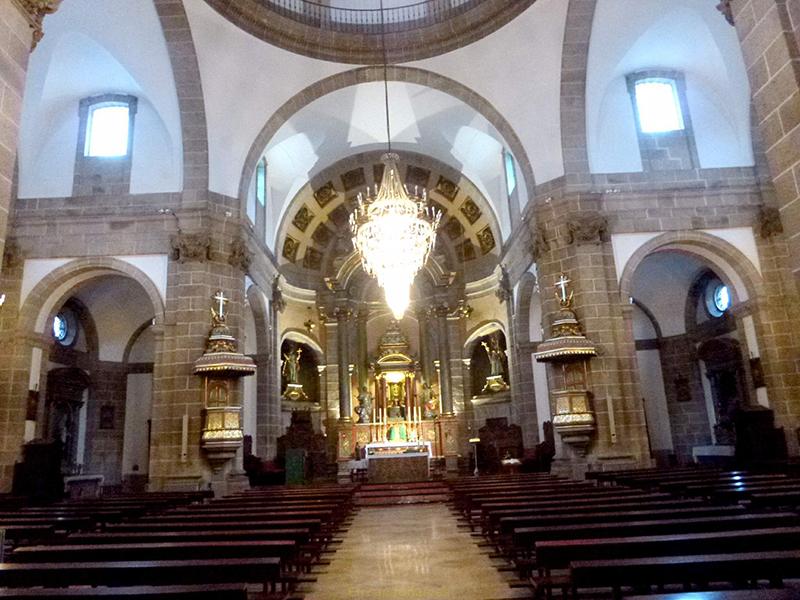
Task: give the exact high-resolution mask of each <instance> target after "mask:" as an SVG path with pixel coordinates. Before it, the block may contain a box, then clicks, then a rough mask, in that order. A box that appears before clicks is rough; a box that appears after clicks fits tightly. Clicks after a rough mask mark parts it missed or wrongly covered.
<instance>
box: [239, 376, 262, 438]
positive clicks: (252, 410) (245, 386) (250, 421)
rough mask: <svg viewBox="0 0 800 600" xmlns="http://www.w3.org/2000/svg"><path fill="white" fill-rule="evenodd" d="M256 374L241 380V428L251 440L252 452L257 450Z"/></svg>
mask: <svg viewBox="0 0 800 600" xmlns="http://www.w3.org/2000/svg"><path fill="white" fill-rule="evenodd" d="M256 388H257V385H256V374H255V373H254V374H253V375H252V376H250V377H245V378H244V380H243V382H242V429H243V431H244V435H249V436H250V439H252V440H253V445H252V450H251V452H252V453H253V454H256V453H257V452H258V448H257V442H258V440H257V436H256V419H257V411H256V406H257V402H258V399H257V397H256Z"/></svg>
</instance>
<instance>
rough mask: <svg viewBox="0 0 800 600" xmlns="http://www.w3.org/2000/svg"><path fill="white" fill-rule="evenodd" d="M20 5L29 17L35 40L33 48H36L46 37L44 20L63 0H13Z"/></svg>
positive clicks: (27, 17)
mask: <svg viewBox="0 0 800 600" xmlns="http://www.w3.org/2000/svg"><path fill="white" fill-rule="evenodd" d="M12 2H13V3H14V4H16V5H17V7H19V9H20V10H21V11H22V14H23V15H25V18H26V19H28V23H30V26H31V29H33V41H32V43H31V50H33V49H34V48H36V44H38V43H39V40H41V39H42V37H44V31H43V30H42V22H43V21H44V18H45V16H46V15H50V14H53V13H54V12H56V11H57V10H58V6H59V5H60V4H61V0H12Z"/></svg>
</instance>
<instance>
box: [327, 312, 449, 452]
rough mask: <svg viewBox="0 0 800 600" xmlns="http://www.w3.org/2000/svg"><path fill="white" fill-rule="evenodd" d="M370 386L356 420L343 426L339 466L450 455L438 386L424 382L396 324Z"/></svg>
mask: <svg viewBox="0 0 800 600" xmlns="http://www.w3.org/2000/svg"><path fill="white" fill-rule="evenodd" d="M368 386H369V387H368V388H366V389H365V388H362V389H361V390H360V393H359V394H358V399H357V405H356V406H355V408H354V413H355V419H353V421H352V422H350V423H343V424H342V425H341V426H340V429H339V447H338V458H339V460H340V461H343V460H350V459H352V458H353V456H356V457H359V456H364V457H377V456H381V455H384V456H388V455H401V454H402V455H411V454H427V455H428V457H443V456H445V455H446V454H447V453H448V448H445V447H444V446H445V445H444V440H445V439H446V438H449V437H450V436H448V435H447V433H448V432H446V431H444V429H446V428H447V427H448V423H449V422H450V421H449V420H448V419H447V418H441V415H440V410H439V402H438V394H437V390H438V388H439V386H438V385H437V384H434V385H429V384H428V383H427V382H423V381H421V366H420V364H419V362H418V361H417V359H416V358H415V357H414V356H413V355H412V354H411V353H410V350H409V342H408V340H407V339H406V337H405V336H404V335H403V333H402V331H401V330H400V327H399V325H398V323H397V321H392V322H391V323H390V324H389V326H388V328H387V329H386V331H385V332H384V334H383V335H382V336H381V339H380V342H379V344H378V349H377V352H376V354H375V356H374V357H373V360H372V361H371V362H370V377H369V384H368ZM343 429H344V430H343Z"/></svg>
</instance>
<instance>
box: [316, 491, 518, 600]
mask: <svg viewBox="0 0 800 600" xmlns="http://www.w3.org/2000/svg"><path fill="white" fill-rule="evenodd" d="M312 590H313V591H312V592H311V593H310V594H309V595H308V596H306V600H345V599H346V600H378V599H383V598H386V599H389V598H425V599H426V600H444V599H449V598H457V599H459V600H473V599H474V600H490V599H491V600H495V599H501V598H502V599H506V598H509V599H510V598H527V597H529V596H530V593H529V592H528V591H526V590H519V589H517V590H512V589H511V588H510V587H509V577H508V575H507V573H501V572H499V571H498V570H497V569H496V568H495V566H494V565H493V563H492V561H491V560H490V559H489V558H488V556H487V553H486V552H483V551H482V550H481V549H479V548H478V546H477V544H476V542H475V540H474V539H473V538H472V537H471V536H470V534H469V530H465V529H464V528H459V523H458V521H457V520H456V517H455V515H454V514H453V513H452V512H451V511H450V510H449V509H448V507H447V506H445V505H444V504H438V503H436V504H412V505H406V506H384V507H369V508H362V509H361V510H360V511H359V513H358V514H357V515H356V516H355V518H354V519H353V524H352V526H351V527H350V528H349V530H348V531H347V533H346V534H345V536H344V541H343V543H342V544H341V547H340V548H339V550H338V551H337V552H336V554H335V555H334V557H333V559H332V560H331V564H330V566H329V567H326V568H325V570H324V572H323V573H321V574H320V575H319V578H318V580H317V582H316V584H315V585H313V587H312Z"/></svg>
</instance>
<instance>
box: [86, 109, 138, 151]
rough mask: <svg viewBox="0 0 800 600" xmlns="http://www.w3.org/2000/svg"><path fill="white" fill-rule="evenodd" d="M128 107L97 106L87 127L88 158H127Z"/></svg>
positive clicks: (92, 111) (90, 114) (92, 110)
mask: <svg viewBox="0 0 800 600" xmlns="http://www.w3.org/2000/svg"><path fill="white" fill-rule="evenodd" d="M129 125H130V119H129V117H128V107H127V106H120V105H111V106H102V105H101V106H96V107H95V108H93V109H91V111H90V112H89V122H88V123H87V125H86V151H85V155H86V156H125V155H126V154H127V153H128V133H129V132H128V128H129Z"/></svg>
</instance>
